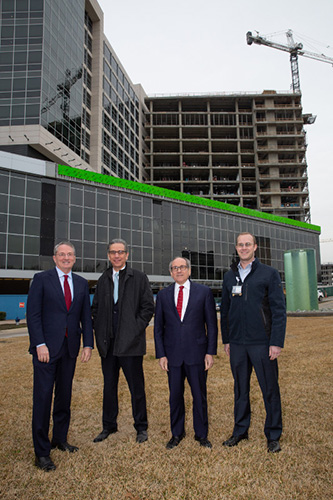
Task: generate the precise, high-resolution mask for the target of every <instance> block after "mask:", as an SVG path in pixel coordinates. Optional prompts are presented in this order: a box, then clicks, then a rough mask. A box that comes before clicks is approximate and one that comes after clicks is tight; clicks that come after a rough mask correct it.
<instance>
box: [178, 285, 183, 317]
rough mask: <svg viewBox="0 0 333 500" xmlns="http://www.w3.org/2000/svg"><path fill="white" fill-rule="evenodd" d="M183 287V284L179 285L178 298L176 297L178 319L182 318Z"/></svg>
mask: <svg viewBox="0 0 333 500" xmlns="http://www.w3.org/2000/svg"><path fill="white" fill-rule="evenodd" d="M183 288H184V285H181V286H180V287H179V292H178V299H177V311H178V314H179V317H180V319H182V308H183Z"/></svg>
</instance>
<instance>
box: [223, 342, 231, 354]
mask: <svg viewBox="0 0 333 500" xmlns="http://www.w3.org/2000/svg"><path fill="white" fill-rule="evenodd" d="M224 352H225V353H226V355H227V356H229V357H230V344H224Z"/></svg>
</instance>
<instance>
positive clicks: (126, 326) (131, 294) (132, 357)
mask: <svg viewBox="0 0 333 500" xmlns="http://www.w3.org/2000/svg"><path fill="white" fill-rule="evenodd" d="M128 255H129V252H128V246H127V243H126V241H124V240H121V239H114V240H112V241H111V243H110V244H109V249H108V258H109V261H110V262H111V266H110V267H109V268H108V269H107V270H106V271H104V273H103V274H102V276H101V277H100V278H99V280H98V283H97V287H96V291H95V295H94V299H93V304H92V317H93V325H94V330H95V337H96V344H97V348H98V351H99V354H100V356H101V360H102V371H103V376H104V393H103V429H102V432H101V433H100V434H99V435H98V436H97V437H96V438H95V439H94V442H95V443H98V442H100V441H103V440H104V439H106V438H107V437H108V436H109V434H112V433H114V432H117V416H118V380H119V371H120V368H122V370H123V373H124V375H125V378H126V380H127V384H128V387H129V390H130V392H131V400H132V413H133V417H134V427H135V429H136V431H137V437H136V440H137V442H138V443H143V442H144V441H147V439H148V434H147V428H148V421H147V407H146V395H145V386H144V375H143V367H142V363H143V356H144V354H145V353H146V335H145V331H146V327H147V326H148V324H149V321H150V320H151V318H152V316H153V313H154V300H153V294H152V291H151V288H150V285H149V281H148V278H147V276H146V275H145V274H144V273H142V272H141V271H137V270H136V269H131V268H130V267H129V266H127V264H126V262H127V259H128Z"/></svg>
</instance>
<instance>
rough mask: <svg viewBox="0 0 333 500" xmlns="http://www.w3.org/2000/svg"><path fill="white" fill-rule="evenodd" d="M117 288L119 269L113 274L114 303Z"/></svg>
mask: <svg viewBox="0 0 333 500" xmlns="http://www.w3.org/2000/svg"><path fill="white" fill-rule="evenodd" d="M118 290H119V271H118V272H117V273H115V275H114V276H113V301H114V303H115V304H116V303H117V302H118Z"/></svg>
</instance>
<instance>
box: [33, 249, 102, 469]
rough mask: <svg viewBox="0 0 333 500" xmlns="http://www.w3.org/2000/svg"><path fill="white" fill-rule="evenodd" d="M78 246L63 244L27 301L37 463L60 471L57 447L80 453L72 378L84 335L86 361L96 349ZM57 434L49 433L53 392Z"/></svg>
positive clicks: (36, 280)
mask: <svg viewBox="0 0 333 500" xmlns="http://www.w3.org/2000/svg"><path fill="white" fill-rule="evenodd" d="M75 259H76V258H75V248H74V246H73V245H72V243H70V242H69V241H64V242H61V243H58V244H57V245H56V246H55V248H54V256H53V260H54V262H55V265H56V267H55V268H54V269H52V270H49V271H43V272H41V273H37V274H35V276H34V279H33V281H32V284H31V287H30V291H29V295H28V302H27V325H28V329H29V336H30V353H31V354H32V359H33V367H34V388H33V416H32V433H33V442H34V448H35V454H36V459H35V465H36V466H37V467H39V468H40V469H42V470H45V471H50V470H54V469H55V468H56V466H55V465H54V463H53V461H52V460H51V458H50V451H51V448H58V449H60V450H62V451H69V452H75V451H77V450H78V448H77V447H76V446H72V445H70V444H69V443H68V442H67V432H68V428H69V421H70V404H71V395H72V381H73V376H74V371H75V365H76V358H77V356H78V353H79V350H80V341H81V336H83V350H82V355H81V361H82V362H84V363H85V362H87V361H89V359H90V357H91V350H92V348H93V341H94V340H93V331H92V321H91V310H90V300H89V288H88V282H87V281H86V280H85V279H84V278H81V277H80V276H77V275H76V274H73V273H72V267H73V266H74V263H75ZM53 388H55V395H54V404H53V438H52V441H51V442H50V440H49V437H48V432H49V424H50V413H51V403H52V393H53Z"/></svg>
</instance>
